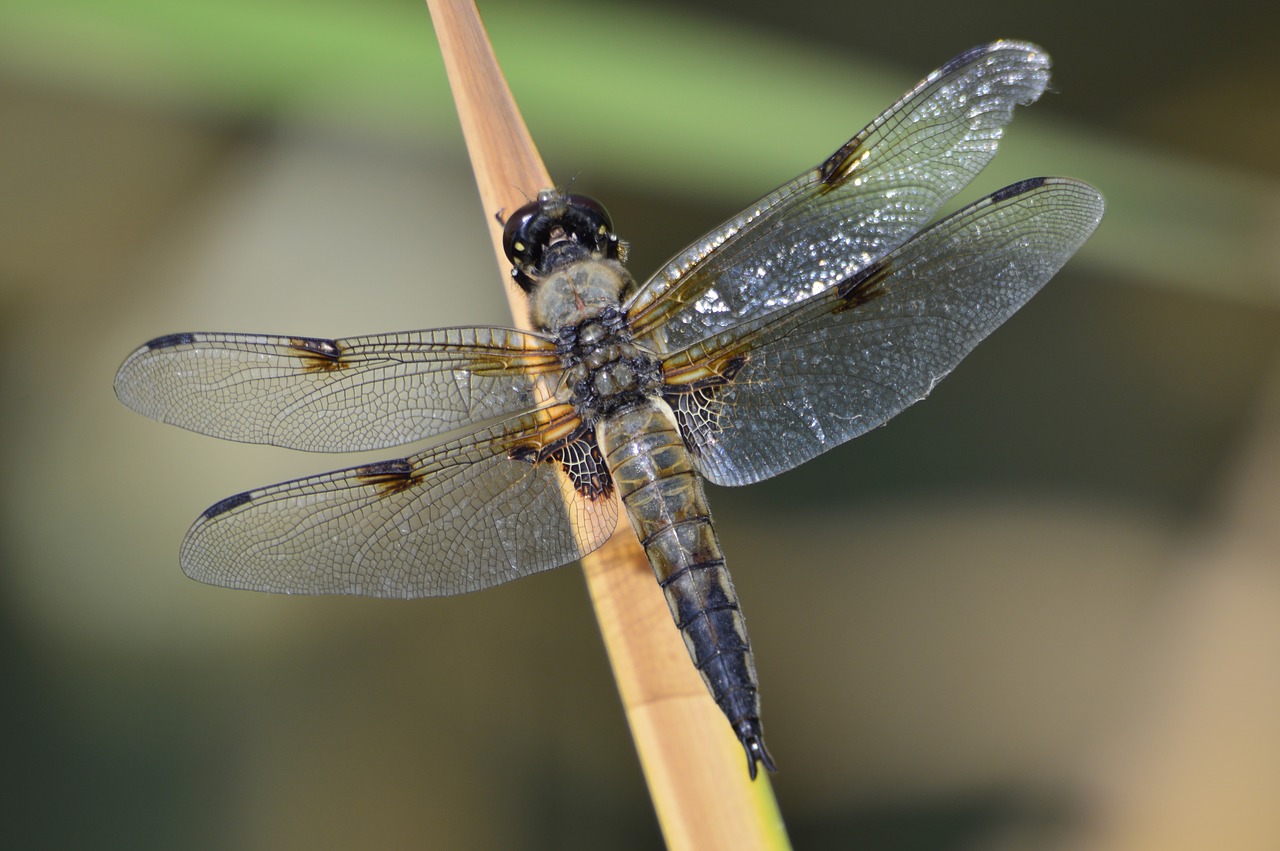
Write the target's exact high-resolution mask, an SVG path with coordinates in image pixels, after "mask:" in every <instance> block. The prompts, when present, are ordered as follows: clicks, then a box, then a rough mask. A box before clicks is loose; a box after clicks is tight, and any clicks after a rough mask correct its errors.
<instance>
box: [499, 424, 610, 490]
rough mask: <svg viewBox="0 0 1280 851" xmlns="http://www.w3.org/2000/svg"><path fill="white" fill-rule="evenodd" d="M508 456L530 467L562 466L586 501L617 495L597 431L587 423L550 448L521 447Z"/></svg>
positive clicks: (527, 445)
mask: <svg viewBox="0 0 1280 851" xmlns="http://www.w3.org/2000/svg"><path fill="white" fill-rule="evenodd" d="M507 457H508V458H509V459H511V460H512V461H524V462H526V463H528V464H541V463H556V464H559V465H560V467H561V468H562V469H563V470H564V474H565V475H566V476H568V477H569V481H570V482H572V483H573V489H574V490H575V491H577V492H578V493H579V494H581V495H582V496H583V497H584V498H586V499H589V500H592V501H595V500H600V499H607V498H610V497H612V496H613V477H612V476H611V475H609V468H608V467H607V466H606V465H605V463H604V456H603V455H602V454H601V453H600V447H599V445H598V444H597V443H596V435H595V432H594V431H593V430H592V429H591V428H590V427H589V426H587V425H586V424H585V423H583V424H581V425H579V426H578V427H577V428H576V429H574V430H573V431H572V432H570V433H569V434H567V435H565V436H564V437H562V438H560V439H559V440H556V441H553V442H551V443H548V444H547V445H546V446H542V447H539V446H535V445H533V444H524V445H523V446H517V447H515V448H513V449H511V450H510V451H509V452H508V453H507Z"/></svg>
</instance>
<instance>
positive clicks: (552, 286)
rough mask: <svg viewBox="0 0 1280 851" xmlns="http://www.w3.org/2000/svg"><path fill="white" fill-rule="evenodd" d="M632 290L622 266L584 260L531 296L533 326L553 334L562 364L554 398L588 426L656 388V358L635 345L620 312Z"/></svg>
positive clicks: (658, 375) (543, 283) (658, 382)
mask: <svg viewBox="0 0 1280 851" xmlns="http://www.w3.org/2000/svg"><path fill="white" fill-rule="evenodd" d="M633 286H634V285H633V283H632V280H631V276H630V275H629V274H628V273H627V270H626V269H625V268H623V267H622V264H620V263H618V262H616V261H613V260H586V261H582V262H580V263H574V264H571V265H569V266H567V267H566V268H564V269H562V270H560V271H557V272H556V273H554V274H552V275H550V276H548V277H547V278H546V279H545V280H543V281H540V282H539V284H538V287H537V289H536V290H535V291H534V294H533V300H532V304H531V313H532V317H533V321H534V323H535V324H536V325H537V327H538V328H539V329H540V330H543V331H546V332H548V333H550V334H554V335H555V337H556V341H557V349H558V351H559V353H560V360H561V363H562V364H563V365H564V377H563V381H562V384H561V387H560V391H559V393H558V395H559V396H560V397H561V398H563V399H565V401H568V402H571V403H572V404H573V406H574V407H575V408H576V409H577V411H578V413H579V415H580V416H581V417H582V419H583V421H584V422H585V423H587V424H589V425H591V424H594V423H595V422H596V421H597V420H599V419H600V418H601V417H603V416H607V415H609V414H612V413H614V412H616V411H619V410H621V409H623V408H626V407H628V406H631V405H634V404H636V403H637V402H639V401H641V400H642V399H644V398H646V397H649V396H654V395H656V394H657V393H658V392H659V389H660V387H661V370H660V368H659V364H658V361H657V359H656V358H655V357H654V356H653V354H652V353H651V352H649V351H647V350H645V349H644V348H642V347H640V346H638V345H636V343H635V342H634V340H633V338H632V335H631V329H630V328H629V327H628V326H627V321H626V314H624V313H623V311H622V299H623V297H624V296H625V295H626V294H627V293H628V292H629V291H630V290H631V289H632V288H633Z"/></svg>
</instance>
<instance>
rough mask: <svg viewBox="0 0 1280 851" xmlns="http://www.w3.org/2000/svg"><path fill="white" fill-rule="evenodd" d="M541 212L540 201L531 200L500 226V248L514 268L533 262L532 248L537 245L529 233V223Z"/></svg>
mask: <svg viewBox="0 0 1280 851" xmlns="http://www.w3.org/2000/svg"><path fill="white" fill-rule="evenodd" d="M541 212H542V202H540V201H531V202H529V203H528V204H525V205H524V206H523V207H521V208H520V209H518V210H516V211H515V212H514V213H512V214H511V216H510V217H509V218H508V219H507V223H506V224H505V225H503V227H502V250H503V251H504V252H505V253H506V255H507V259H508V260H509V261H511V265H512V266H515V267H516V268H521V267H523V266H527V265H529V264H530V263H532V262H535V258H534V257H533V249H535V248H536V247H537V246H536V245H535V244H534V242H535V240H534V239H532V238H531V235H530V233H529V223H530V222H532V221H533V220H534V218H535V217H536V216H537V215H538V214H539V213H541Z"/></svg>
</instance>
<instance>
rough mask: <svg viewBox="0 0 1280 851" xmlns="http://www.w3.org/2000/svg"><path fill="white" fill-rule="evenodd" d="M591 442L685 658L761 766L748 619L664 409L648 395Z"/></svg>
mask: <svg viewBox="0 0 1280 851" xmlns="http://www.w3.org/2000/svg"><path fill="white" fill-rule="evenodd" d="M596 439H597V441H598V443H599V446H600V450H601V452H602V453H603V454H604V458H605V463H606V464H607V465H608V467H609V470H610V472H611V473H612V475H613V479H614V483H615V484H616V486H617V488H618V495H619V496H620V497H622V502H623V504H624V505H625V506H626V507H627V513H628V515H629V516H630V517H631V525H632V527H633V528H634V529H635V532H636V535H637V536H639V538H640V541H641V543H642V544H643V545H644V549H645V553H646V554H647V555H648V557H649V563H650V565H652V567H653V572H654V575H655V576H656V577H657V579H658V584H659V585H661V586H662V590H663V593H664V594H665V595H666V598H667V605H668V607H670V609H671V616H672V618H674V619H675V622H676V626H677V627H678V628H679V629H680V635H681V637H683V639H684V643H685V646H686V647H687V648H688V650H689V656H690V657H691V658H692V659H693V663H694V665H695V666H696V667H697V669H698V672H699V673H700V674H701V675H702V679H703V682H705V683H706V685H707V688H708V689H709V690H710V692H711V696H712V697H713V698H714V699H715V701H716V703H717V704H718V705H719V706H720V710H721V711H722V712H724V714H725V716H726V717H727V718H728V719H729V723H730V724H731V725H732V726H733V729H734V732H735V733H737V735H738V738H739V739H740V740H741V741H742V745H743V747H744V748H745V749H746V751H747V760H748V763H749V768H750V772H751V776H752V777H753V778H754V777H755V775H756V763H757V762H763V763H764V765H765V767H766V768H768V769H769V770H770V771H772V770H773V761H772V759H771V758H770V757H769V753H768V751H767V750H766V749H765V746H764V740H763V738H762V733H761V726H760V698H759V692H758V688H759V686H758V681H757V679H756V668H755V662H754V661H753V659H752V654H751V644H750V640H749V639H748V637H747V625H746V621H745V620H743V617H742V611H741V609H740V608H739V606H738V595H737V593H736V592H735V591H734V589H733V580H732V579H731V578H730V577H729V571H728V570H727V569H726V568H725V562H724V554H723V553H722V552H721V550H720V541H719V539H718V538H717V537H716V532H715V528H714V527H713V526H712V523H711V512H710V509H709V508H708V507H707V500H706V496H705V495H704V493H703V489H702V477H701V476H700V475H698V473H697V471H696V470H694V468H693V464H692V462H691V461H690V458H689V453H688V450H687V449H686V448H685V445H684V441H683V439H682V438H681V436H680V432H679V429H678V427H677V425H676V420H675V416H674V414H673V413H672V411H671V408H670V407H669V406H668V405H667V404H666V402H663V401H662V400H661V399H656V398H647V399H645V401H644V402H642V403H639V404H636V405H633V406H630V407H627V408H626V409H624V410H621V411H619V412H617V413H614V414H612V415H610V416H608V417H606V418H604V419H603V420H602V421H601V422H600V423H599V425H598V426H597V428H596Z"/></svg>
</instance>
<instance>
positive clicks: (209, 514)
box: [200, 491, 253, 520]
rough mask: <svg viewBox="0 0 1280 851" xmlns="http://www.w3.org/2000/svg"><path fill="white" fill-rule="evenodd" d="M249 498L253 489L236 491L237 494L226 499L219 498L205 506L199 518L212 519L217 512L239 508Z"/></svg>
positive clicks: (224, 512) (251, 496) (251, 497)
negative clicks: (241, 491) (242, 491)
mask: <svg viewBox="0 0 1280 851" xmlns="http://www.w3.org/2000/svg"><path fill="white" fill-rule="evenodd" d="M251 499H253V491H245V492H244V493H238V494H235V495H234V496H229V497H227V498H226V499H223V500H219V501H218V502H216V503H214V504H213V505H211V506H209V507H208V508H206V509H205V510H204V514H201V515H200V518H201V519H202V520H212V519H213V518H214V517H217V516H218V515H219V514H226V513H227V512H228V511H231V510H232V509H234V508H239V507H240V506H242V505H244V504H245V503H246V502H248V501H249V500H251Z"/></svg>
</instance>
